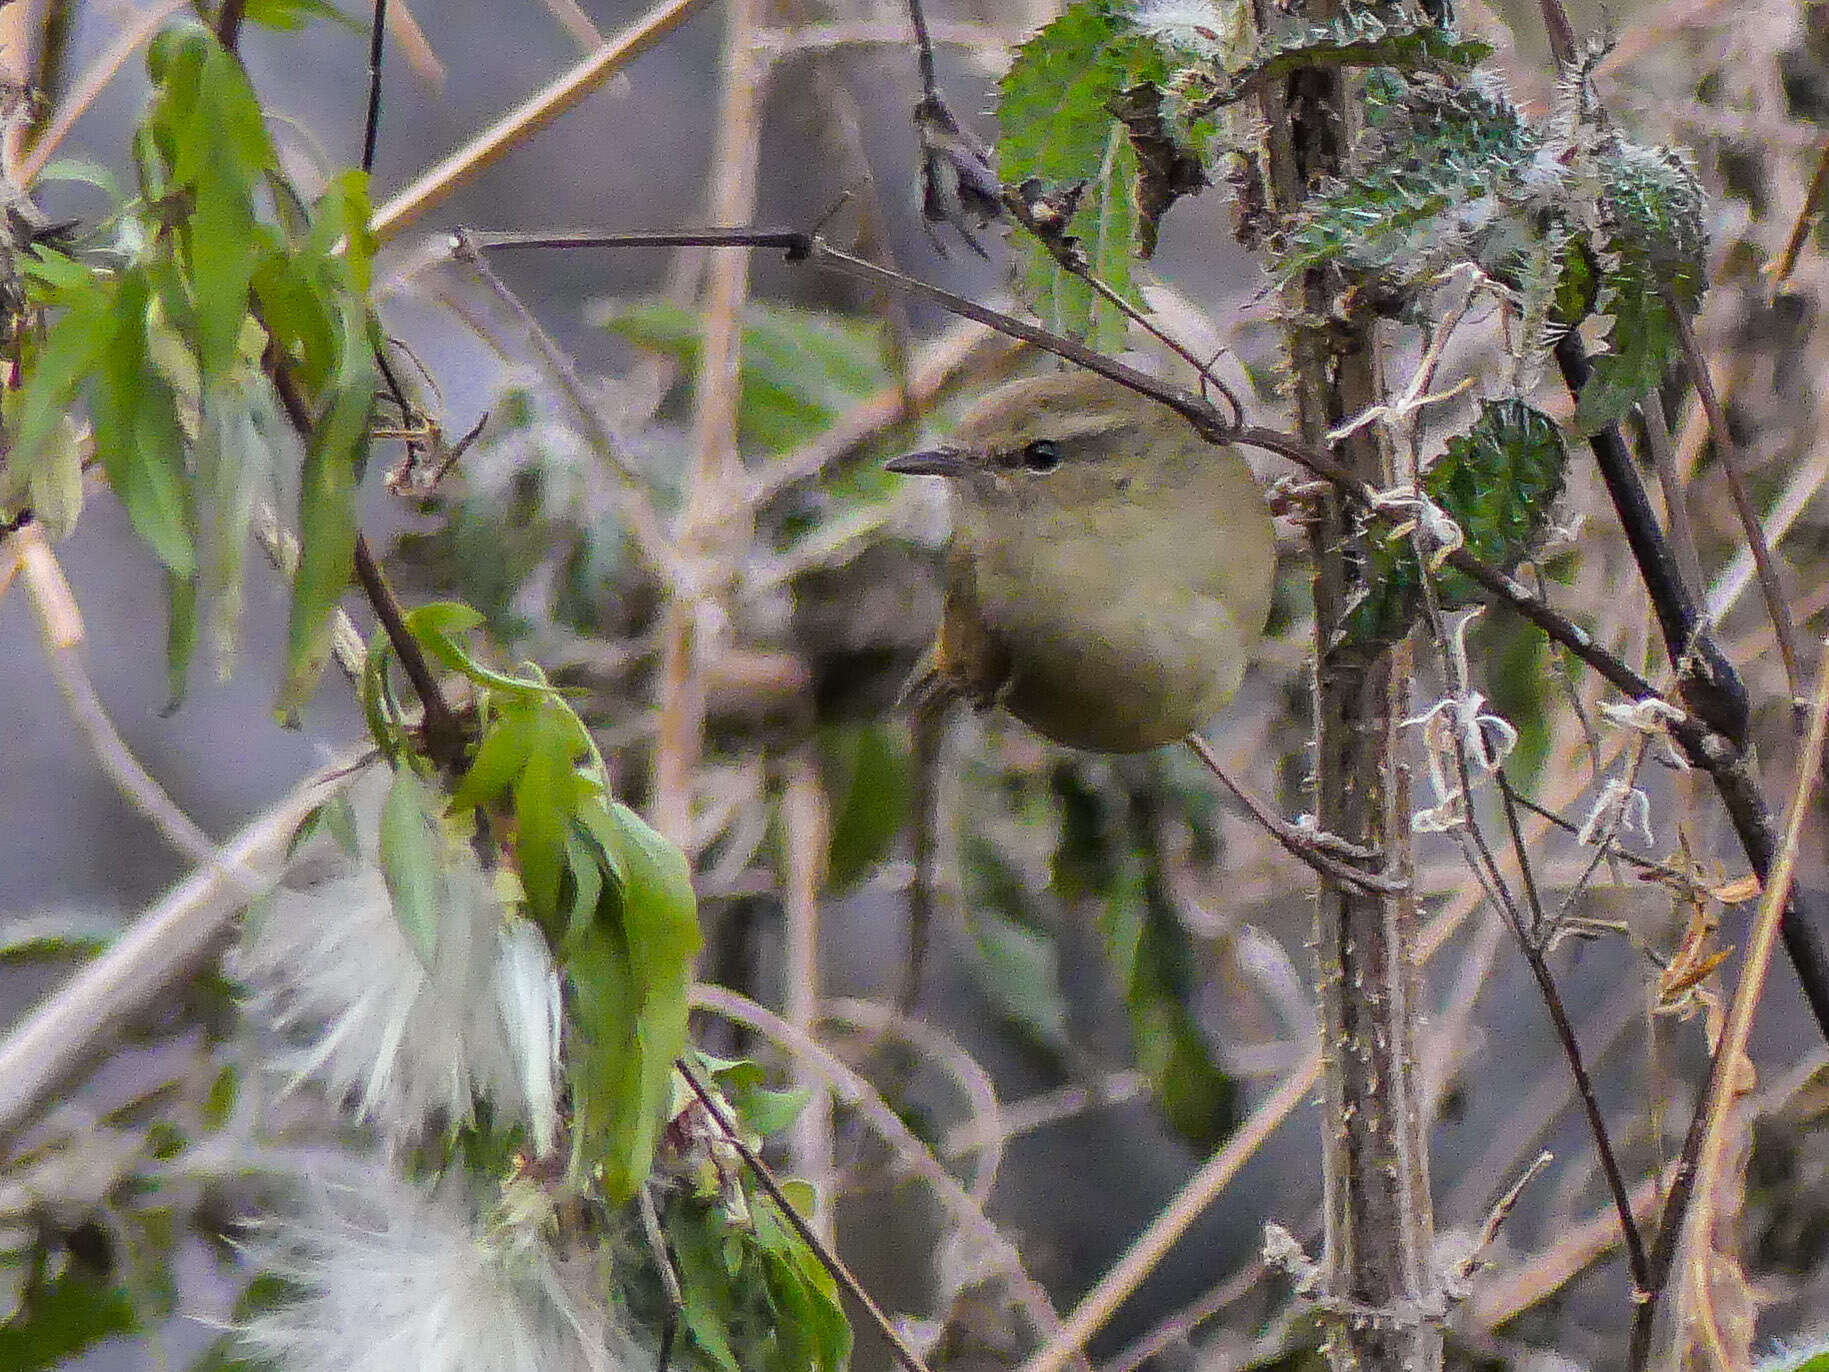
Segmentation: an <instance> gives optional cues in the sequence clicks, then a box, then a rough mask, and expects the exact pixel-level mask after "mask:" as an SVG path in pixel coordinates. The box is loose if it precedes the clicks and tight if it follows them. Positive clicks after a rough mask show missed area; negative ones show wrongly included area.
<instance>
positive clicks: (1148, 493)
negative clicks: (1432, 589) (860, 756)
mask: <svg viewBox="0 0 1829 1372" xmlns="http://www.w3.org/2000/svg"><path fill="white" fill-rule="evenodd" d="M888 465H889V469H890V470H891V471H895V472H902V473H906V474H908V475H911V476H941V477H946V478H948V480H949V481H950V482H951V491H952V507H953V537H952V545H951V548H950V550H949V552H948V556H947V573H946V599H945V610H944V613H943V615H942V618H941V623H940V630H939V634H938V637H937V638H936V640H935V642H934V645H933V647H932V648H931V649H930V650H929V651H928V653H927V655H926V657H925V658H924V659H923V660H922V662H921V664H920V666H918V667H917V668H916V670H915V675H914V677H913V678H912V679H911V681H910V684H909V688H908V695H909V699H910V701H911V702H912V704H913V705H914V706H915V708H916V710H917V711H919V712H922V713H926V712H927V711H929V710H935V709H937V708H939V707H941V706H943V705H944V704H945V703H947V702H948V701H950V700H953V699H957V698H964V699H967V700H970V701H972V702H973V703H974V704H975V705H977V706H978V707H979V708H980V709H984V708H988V707H989V706H991V705H993V704H997V705H1002V706H1004V708H1006V709H1007V710H1009V712H1010V713H1011V714H1013V715H1015V716H1016V718H1018V719H1020V720H1021V721H1023V723H1025V724H1027V725H1029V726H1030V727H1031V728H1033V729H1034V730H1035V731H1036V732H1038V733H1040V734H1042V735H1044V736H1045V737H1047V738H1050V739H1053V740H1054V741H1055V742H1056V743H1064V744H1066V745H1068V746H1070V747H1074V748H1085V749H1089V750H1092V751H1094V752H1105V753H1130V752H1139V751H1141V750H1143V749H1146V748H1154V747H1157V746H1158V745H1160V744H1164V743H1169V742H1172V741H1173V740H1175V739H1178V738H1180V737H1182V736H1183V735H1185V734H1187V733H1189V732H1191V731H1193V730H1195V729H1198V728H1199V727H1200V726H1201V725H1202V724H1204V723H1206V721H1207V720H1208V719H1209V718H1210V717H1211V716H1212V715H1213V714H1214V712H1215V711H1217V710H1218V709H1219V707H1220V706H1221V705H1223V704H1225V702H1226V701H1227V700H1229V699H1230V698H1231V697H1232V693H1233V692H1234V691H1236V690H1237V689H1238V685H1239V682H1240V680H1241V679H1242V678H1243V676H1244V671H1245V660H1246V657H1247V655H1248V654H1249V652H1250V650H1251V648H1252V646H1253V644H1255V643H1256V641H1257V639H1258V637H1259V636H1260V635H1261V634H1262V633H1263V629H1264V621H1265V619H1266V618H1267V617H1268V616H1269V613H1270V598H1271V589H1272V578H1273V573H1274V570H1275V560H1276V548H1275V534H1274V530H1273V529H1272V527H1271V523H1270V514H1269V511H1268V510H1267V509H1266V507H1265V505H1264V498H1263V494H1262V492H1260V491H1259V489H1258V485H1257V482H1256V480H1255V479H1254V478H1253V477H1252V475H1251V469H1250V468H1249V467H1248V466H1247V465H1246V464H1245V461H1244V458H1243V457H1242V456H1241V455H1240V454H1239V452H1238V450H1237V449H1236V448H1231V447H1223V446H1218V445H1215V444H1211V443H1207V442H1205V441H1204V440H1202V439H1201V438H1200V437H1199V436H1198V435H1197V434H1196V433H1195V432H1194V430H1193V429H1192V428H1191V427H1190V426H1189V425H1188V423H1187V421H1185V420H1184V419H1182V418H1180V417H1179V416H1177V415H1176V414H1174V413H1173V412H1172V411H1170V410H1168V409H1166V408H1165V407H1163V406H1162V405H1159V404H1157V403H1156V402H1155V401H1152V400H1148V399H1146V398H1144V397H1143V396H1140V395H1138V394H1136V393H1135V392H1133V391H1131V390H1129V389H1127V388H1125V387H1123V386H1120V385H1119V384H1118V383H1117V382H1115V381H1110V380H1107V379H1106V378H1104V377H1101V376H1098V375H1096V374H1094V373H1092V372H1086V371H1073V372H1062V373H1058V374H1055V375H1050V376H1042V377H1033V378H1029V379H1026V380H1022V381H1016V382H1012V383H1010V384H1008V385H1006V386H1003V387H1001V388H999V389H998V390H995V391H993V392H991V393H990V394H989V395H987V396H985V397H984V399H983V400H981V401H980V402H979V403H978V404H977V405H976V406H975V407H974V408H973V409H972V410H971V412H970V413H969V414H967V415H966V417H965V418H964V420H962V421H961V422H960V424H959V426H958V428H957V429H956V430H955V431H954V433H953V435H952V438H951V440H950V442H949V443H948V444H947V445H946V446H945V447H942V448H935V449H933V450H931V451H928V452H919V453H911V454H909V455H907V456H905V457H899V458H896V459H894V460H893V461H891V462H890V463H889V464H888Z"/></svg>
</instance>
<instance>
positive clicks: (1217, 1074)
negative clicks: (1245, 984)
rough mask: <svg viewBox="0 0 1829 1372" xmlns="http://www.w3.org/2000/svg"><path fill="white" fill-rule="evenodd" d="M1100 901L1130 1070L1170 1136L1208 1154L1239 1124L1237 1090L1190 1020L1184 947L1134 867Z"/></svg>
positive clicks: (1190, 967)
mask: <svg viewBox="0 0 1829 1372" xmlns="http://www.w3.org/2000/svg"><path fill="white" fill-rule="evenodd" d="M1126 866H1127V868H1128V870H1127V872H1126V873H1125V875H1124V877H1123V878H1121V879H1120V880H1119V881H1118V882H1117V883H1115V884H1114V887H1113V889H1112V891H1111V893H1110V895H1109V897H1108V898H1107V900H1106V903H1105V908H1104V911H1103V914H1102V915H1101V918H1100V921H1099V927H1100V930H1101V932H1102V933H1104V935H1105V937H1106V951H1107V954H1108V955H1109V957H1110V959H1111V963H1112V966H1113V968H1114V970H1115V971H1116V972H1117V974H1118V979H1119V983H1120V985H1122V986H1123V988H1124V1001H1125V1005H1126V1006H1127V1007H1128V1008H1129V1010H1130V1017H1131V1033H1132V1041H1133V1042H1134V1043H1135V1044H1136V1050H1137V1066H1138V1067H1139V1068H1141V1069H1142V1070H1143V1072H1144V1074H1145V1075H1146V1076H1148V1077H1149V1079H1150V1085H1151V1087H1152V1088H1153V1090H1154V1092H1155V1096H1156V1101H1157V1104H1158V1105H1159V1106H1160V1107H1161V1109H1162V1112H1163V1114H1164V1115H1165V1116H1166V1117H1167V1118H1168V1121H1169V1123H1170V1124H1171V1125H1173V1126H1174V1127H1175V1130H1176V1132H1178V1133H1180V1134H1181V1135H1182V1136H1183V1137H1185V1138H1187V1139H1189V1140H1190V1141H1192V1142H1193V1143H1194V1144H1196V1145H1197V1146H1199V1147H1202V1148H1211V1147H1213V1146H1215V1145H1216V1144H1218V1143H1219V1142H1220V1141H1221V1140H1223V1139H1224V1138H1225V1137H1226V1135H1227V1134H1228V1133H1230V1132H1231V1130H1232V1128H1233V1126H1234V1125H1235V1124H1236V1123H1237V1120H1238V1084H1237V1082H1235V1081H1234V1080H1233V1078H1232V1076H1231V1074H1230V1073H1228V1072H1227V1071H1226V1070H1225V1068H1224V1067H1223V1066H1221V1064H1220V1063H1219V1060H1218V1057H1217V1054H1216V1053H1215V1052H1214V1050H1213V1049H1212V1047H1211V1046H1209V1045H1208V1044H1207V1043H1206V1041H1205V1040H1204V1039H1203V1038H1202V1036H1201V1033H1200V1029H1199V1027H1198V1026H1197V1025H1196V1023H1195V1021H1194V1015H1193V1010H1192V1005H1193V1002H1194V996H1195V990H1196V980H1195V975H1194V966H1195V959H1194V955H1193V949H1192V945H1191V940H1190V939H1189V936H1188V932H1187V930H1186V929H1185V928H1184V927H1183V926H1182V924H1181V921H1180V920H1179V919H1177V918H1176V917H1175V914H1174V912H1173V911H1172V910H1171V909H1169V908H1168V906H1167V904H1166V902H1164V901H1162V900H1160V899H1157V898H1153V896H1154V893H1153V892H1152V891H1151V889H1150V884H1149V882H1148V880H1147V879H1146V877H1145V875H1144V873H1143V871H1142V870H1141V867H1140V865H1139V864H1137V863H1136V862H1135V861H1134V860H1133V861H1131V862H1128V863H1127V864H1126Z"/></svg>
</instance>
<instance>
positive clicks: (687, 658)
mask: <svg viewBox="0 0 1829 1372" xmlns="http://www.w3.org/2000/svg"><path fill="white" fill-rule="evenodd" d="M759 18H760V5H759V3H758V0H729V3H728V4H727V5H726V6H725V21H724V22H725V30H724V61H723V69H724V80H723V91H722V96H721V100H720V103H719V110H718V120H717V130H716V136H715V142H714V144H713V148H712V157H711V168H710V171H709V174H708V185H707V193H706V194H707V203H706V213H707V215H708V216H709V217H710V218H711V220H712V221H713V222H714V223H742V222H744V221H746V220H747V219H749V218H750V216H751V215H752V214H753V213H754V210H755V201H756V174H757V160H758V158H759V156H760V149H759V146H758V145H759V140H760V138H761V127H760V124H761V113H762V84H763V77H764V73H765V67H764V64H763V62H762V60H761V58H760V57H759V56H758V54H757V52H756V49H755V44H754V41H753V39H754V33H755V28H756V24H757V21H758V19H759ZM748 299H749V254H748V253H743V252H726V253H719V254H716V255H714V256H713V258H712V260H711V262H710V264H709V265H708V266H707V268H706V280H705V291H704V296H703V298H702V300H701V303H700V314H701V317H702V321H703V322H702V324H701V326H700V329H699V352H698V365H697V376H696V379H695V381H694V385H693V390H692V401H693V405H692V433H691V446H690V453H691V456H690V458H689V460H688V466H687V472H686V490H685V510H684V513H683V514H682V516H681V523H680V530H679V548H680V550H681V552H682V554H683V555H684V556H685V557H686V558H687V559H688V561H691V562H695V563H696V562H704V563H706V564H710V566H717V565H719V564H720V563H722V562H723V561H724V559H726V558H727V557H729V556H730V555H731V548H732V545H733V544H734V543H735V541H736V540H737V539H738V538H739V537H740V535H741V530H740V529H736V528H733V527H732V519H733V511H732V509H731V506H732V505H734V504H735V501H734V500H733V497H734V496H735V494H736V492H737V490H738V489H739V488H740V486H741V484H742V476H743V467H742V461H741V459H740V458H739V457H738V454H737V407H738V401H739V398H740V396H739V388H738V369H739V367H740V365H741V362H742V355H743V310H744V306H745V304H746V303H747V302H748ZM711 579H712V578H710V577H706V576H701V577H697V578H694V579H693V580H692V581H690V582H687V583H685V584H682V585H675V586H674V587H672V594H671V596H670V597H669V599H668V601H667V605H666V609H665V611H664V612H663V614H662V616H661V631H660V642H661V647H660V672H661V678H660V712H659V719H658V721H657V723H658V728H657V730H656V734H655V743H654V768H653V777H654V795H653V799H652V801H651V806H652V810H653V815H654V823H655V827H656V828H658V829H659V830H660V831H661V832H662V833H663V834H666V835H667V836H668V837H670V838H672V839H674V840H675V841H676V842H684V841H685V839H686V836H687V834H688V833H689V832H690V829H691V825H692V779H693V773H694V772H695V771H696V770H697V767H698V763H699V758H700V756H701V754H702V752H703V750H704V742H705V739H704V734H705V682H704V671H703V667H704V658H705V655H706V653H707V650H708V644H707V643H706V642H705V639H706V637H707V633H708V631H710V630H711V629H712V627H713V626H712V621H713V615H712V613H711V611H712V604H711V602H710V599H709V597H711V596H713V595H714V594H715V593H716V592H715V591H714V589H713V588H712V587H711V586H710V585H708V584H706V583H707V582H708V581H710V580H711Z"/></svg>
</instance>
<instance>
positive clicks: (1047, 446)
mask: <svg viewBox="0 0 1829 1372" xmlns="http://www.w3.org/2000/svg"><path fill="white" fill-rule="evenodd" d="M1022 465H1023V466H1025V467H1027V468H1028V469H1029V470H1030V471H1032V472H1051V471H1053V470H1054V469H1055V468H1056V467H1058V466H1060V465H1061V445H1060V444H1058V443H1056V442H1054V441H1053V440H1052V439H1048V438H1038V439H1036V440H1035V441H1034V442H1033V443H1031V444H1029V445H1028V446H1027V447H1025V448H1024V449H1023V450H1022Z"/></svg>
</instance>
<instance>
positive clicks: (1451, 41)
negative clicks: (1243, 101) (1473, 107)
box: [1211, 10, 1492, 104]
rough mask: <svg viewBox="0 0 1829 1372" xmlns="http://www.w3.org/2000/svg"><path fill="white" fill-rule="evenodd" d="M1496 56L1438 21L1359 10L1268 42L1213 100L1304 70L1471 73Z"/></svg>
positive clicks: (1222, 101)
mask: <svg viewBox="0 0 1829 1372" xmlns="http://www.w3.org/2000/svg"><path fill="white" fill-rule="evenodd" d="M1491 56H1492V44H1490V43H1487V42H1484V41H1482V40H1481V39H1478V38H1462V37H1460V36H1459V35H1457V34H1455V33H1453V32H1452V31H1450V30H1448V29H1444V28H1441V27H1439V26H1437V25H1435V24H1429V23H1409V22H1403V21H1396V22H1393V21H1391V20H1388V19H1385V18H1383V17H1382V16H1380V15H1378V14H1375V13H1373V12H1372V11H1370V10H1355V11H1353V12H1351V13H1349V14H1347V15H1344V16H1342V17H1341V18H1339V19H1336V20H1334V21H1333V22H1331V23H1328V24H1318V25H1316V26H1314V27H1312V28H1309V29H1305V30H1302V31H1300V32H1297V33H1292V34H1285V35H1281V36H1278V37H1274V38H1271V39H1269V40H1267V41H1266V42H1265V43H1264V44H1263V45H1262V47H1261V48H1260V49H1259V51H1258V52H1257V53H1256V54H1255V55H1254V56H1253V57H1252V59H1251V61H1250V62H1248V63H1247V64H1245V65H1244V66H1243V67H1241V68H1239V69H1238V70H1236V71H1234V72H1232V73H1231V74H1230V80H1229V81H1228V83H1227V84H1226V86H1225V87H1224V88H1223V89H1221V90H1219V91H1216V92H1215V93H1214V95H1213V96H1212V97H1211V98H1212V100H1213V102H1214V103H1216V104H1226V103H1230V102H1232V101H1235V100H1238V99H1240V98H1242V97H1243V96H1244V95H1245V94H1246V93H1248V92H1249V91H1252V90H1257V89H1261V88H1262V86H1263V84H1264V83H1265V82H1270V81H1278V80H1283V79H1286V78H1287V77H1288V76H1289V74H1290V73H1291V72H1293V71H1296V70H1298V69H1301V68H1308V67H1316V68H1323V67H1387V68H1391V69H1393V70H1395V71H1404V72H1422V71H1447V72H1468V71H1471V70H1472V69H1473V68H1474V67H1476V66H1478V65H1479V64H1480V63H1481V62H1484V61H1485V60H1486V59H1487V58H1488V57H1491Z"/></svg>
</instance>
